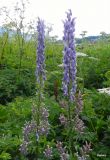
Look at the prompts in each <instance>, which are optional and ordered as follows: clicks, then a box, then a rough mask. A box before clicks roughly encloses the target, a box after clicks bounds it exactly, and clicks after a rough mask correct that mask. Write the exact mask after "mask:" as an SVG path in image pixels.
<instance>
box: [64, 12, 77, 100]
mask: <svg viewBox="0 0 110 160" xmlns="http://www.w3.org/2000/svg"><path fill="white" fill-rule="evenodd" d="M74 32H75V18H72V12H71V10H69V11H68V12H67V19H66V20H65V21H64V36H63V41H64V51H63V63H64V77H63V92H64V95H65V96H69V98H70V99H71V100H73V99H74V94H75V92H76V51H75V42H74Z"/></svg>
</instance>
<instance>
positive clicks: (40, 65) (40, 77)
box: [36, 18, 45, 85]
mask: <svg viewBox="0 0 110 160" xmlns="http://www.w3.org/2000/svg"><path fill="white" fill-rule="evenodd" d="M44 29H45V25H44V21H43V20H41V19H40V18H38V25H37V31H38V45H37V67H36V78H37V82H38V83H39V84H41V85H42V83H43V82H44V80H45V63H44V62H45V56H44V49H45V42H44V39H45V30H44Z"/></svg>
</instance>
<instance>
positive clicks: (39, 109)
mask: <svg viewBox="0 0 110 160" xmlns="http://www.w3.org/2000/svg"><path fill="white" fill-rule="evenodd" d="M37 31H38V45H37V58H36V59H37V60H36V62H37V65H36V72H35V75H36V81H37V96H36V100H37V105H36V104H35V103H34V104H33V106H32V121H31V122H27V123H26V124H25V125H24V128H23V142H22V144H21V146H20V151H21V153H22V154H24V155H25V156H26V155H28V154H29V153H28V146H29V144H30V143H32V142H31V140H30V139H31V137H30V134H31V133H34V135H35V136H34V137H36V140H35V141H36V148H37V149H36V159H38V158H39V144H40V139H41V138H42V136H43V137H44V136H47V135H48V133H49V129H50V124H49V122H48V117H49V112H48V110H47V108H46V107H45V105H44V103H43V100H44V99H43V96H42V95H43V85H44V81H45V79H46V76H45V56H44V49H45V42H44V41H45V25H44V21H43V20H41V19H40V18H38V25H37ZM49 149H50V150H49ZM50 151H51V148H47V149H45V151H44V153H45V155H46V156H49V153H50Z"/></svg>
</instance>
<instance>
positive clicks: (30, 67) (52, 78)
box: [0, 34, 110, 160]
mask: <svg viewBox="0 0 110 160" xmlns="http://www.w3.org/2000/svg"><path fill="white" fill-rule="evenodd" d="M4 38H5V34H3V35H1V37H0V45H1V46H0V48H1V50H0V53H1V61H0V75H1V76H0V102H1V106H0V107H1V111H0V120H1V126H0V128H1V142H0V148H1V149H0V151H1V155H0V158H1V159H3V160H8V159H13V160H15V159H23V157H22V156H21V154H20V152H19V146H20V144H21V139H22V127H23V125H24V123H25V121H28V120H30V118H31V107H32V103H33V100H34V99H35V97H36V96H35V93H36V79H35V68H36V44H35V40H34V39H31V40H29V41H25V45H24V52H23V55H22V62H21V66H19V62H20V57H19V47H18V45H17V42H16V40H15V38H16V37H12V38H9V37H8V39H7V43H6V44H5V47H4V46H3V42H4ZM81 45H82V46H83V47H81ZM81 45H80V47H79V46H78V47H76V50H77V51H78V52H79V51H80V52H84V53H86V54H87V55H88V56H87V57H78V58H77V77H78V78H77V83H78V88H80V90H81V91H82V93H83V101H84V108H83V112H82V114H81V117H82V119H83V121H84V123H85V125H86V127H87V130H86V133H85V134H84V135H82V136H80V138H79V136H78V135H75V136H76V137H77V138H78V143H76V142H75V145H76V146H77V145H79V146H81V144H83V142H84V141H85V140H87V141H91V144H92V152H91V153H90V157H91V158H90V159H95V160H100V159H102V160H103V159H104V160H105V159H106V160H109V157H110V154H109V153H110V144H109V141H110V96H108V95H106V94H100V93H98V92H97V89H98V88H103V87H108V86H110V74H109V73H110V45H109V43H104V41H97V42H96V43H94V44H89V43H87V42H86V43H84V44H81ZM3 47H4V48H3ZM62 49H63V45H62V44H61V43H59V42H57V41H56V42H53V41H51V40H50V41H48V40H47V42H46V50H45V55H46V71H47V72H46V74H47V81H46V84H45V104H46V105H47V106H48V108H49V113H50V116H49V121H50V123H51V125H52V126H53V127H54V129H55V130H54V132H53V131H50V133H49V137H48V139H49V141H50V145H51V146H54V141H55V137H57V138H58V139H60V140H63V141H64V143H65V144H66V139H65V134H66V133H65V130H63V128H62V126H59V127H58V123H59V122H58V121H59V119H58V116H59V114H60V113H61V107H60V102H61V101H62V99H63V97H62V89H61V88H62V82H61V81H62V74H63V69H62V68H61V67H60V66H59V65H60V64H61V63H62ZM90 57H93V58H90ZM95 58H97V59H95ZM55 90H57V95H56V92H55ZM58 128H59V129H58ZM61 133H62V135H63V137H60V136H61ZM44 146H45V145H44ZM97 155H99V157H98V156H97ZM100 155H102V157H100ZM103 155H106V157H103ZM55 157H57V155H56V151H55V152H54V156H53V159H58V157H57V158H55ZM41 159H43V158H41Z"/></svg>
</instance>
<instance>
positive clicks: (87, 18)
mask: <svg viewBox="0 0 110 160" xmlns="http://www.w3.org/2000/svg"><path fill="white" fill-rule="evenodd" d="M19 1H20V0H18V2H19ZM15 3H16V1H15V0H9V1H7V0H0V8H2V7H3V6H6V7H10V8H12V6H13V5H14V4H15ZM109 7H110V0H30V4H29V5H28V8H27V16H26V18H27V19H31V18H32V19H34V18H36V17H38V16H39V17H41V18H43V19H44V20H45V21H46V22H47V23H50V24H52V26H53V31H52V33H51V35H52V36H53V35H57V36H59V37H62V35H63V23H62V21H63V20H64V19H65V16H66V15H65V12H66V11H67V10H68V9H71V10H72V12H73V16H74V17H76V37H80V33H81V32H82V31H87V35H88V36H89V35H99V34H100V32H101V31H104V32H106V33H110V20H109V16H110V9H109ZM2 18H3V17H2ZM0 22H1V20H0Z"/></svg>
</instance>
